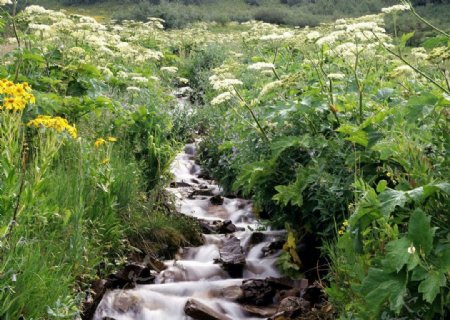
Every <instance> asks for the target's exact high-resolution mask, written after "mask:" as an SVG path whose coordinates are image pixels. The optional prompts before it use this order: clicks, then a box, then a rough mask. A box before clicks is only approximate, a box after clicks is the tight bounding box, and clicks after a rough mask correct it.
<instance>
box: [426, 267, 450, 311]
mask: <svg viewBox="0 0 450 320" xmlns="http://www.w3.org/2000/svg"><path fill="white" fill-rule="evenodd" d="M446 282H447V280H446V277H445V274H443V273H441V272H439V271H434V270H431V271H429V272H428V274H427V277H426V278H425V279H424V280H423V281H422V282H421V283H420V284H419V292H420V293H422V294H423V299H424V300H425V301H426V302H428V303H433V301H434V299H435V298H436V296H437V295H438V293H439V291H440V288H441V287H443V286H445V284H446Z"/></svg>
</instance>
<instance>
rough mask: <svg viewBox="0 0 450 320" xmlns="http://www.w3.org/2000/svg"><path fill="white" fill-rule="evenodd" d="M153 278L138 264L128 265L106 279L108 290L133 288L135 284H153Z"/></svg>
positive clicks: (148, 269) (149, 271) (145, 268)
mask: <svg viewBox="0 0 450 320" xmlns="http://www.w3.org/2000/svg"><path fill="white" fill-rule="evenodd" d="M154 280H155V276H154V275H152V274H151V270H150V268H148V267H145V266H142V265H139V264H128V265H126V266H125V267H124V268H123V269H122V270H120V271H118V272H116V273H114V274H110V275H109V276H108V277H107V279H106V284H105V287H106V288H108V289H127V288H134V287H135V285H136V284H151V283H154Z"/></svg>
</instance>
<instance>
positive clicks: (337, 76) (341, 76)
mask: <svg viewBox="0 0 450 320" xmlns="http://www.w3.org/2000/svg"><path fill="white" fill-rule="evenodd" d="M327 77H328V79H330V80H342V79H344V78H345V74H343V73H330V74H328V75H327Z"/></svg>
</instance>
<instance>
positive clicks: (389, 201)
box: [378, 188, 408, 216]
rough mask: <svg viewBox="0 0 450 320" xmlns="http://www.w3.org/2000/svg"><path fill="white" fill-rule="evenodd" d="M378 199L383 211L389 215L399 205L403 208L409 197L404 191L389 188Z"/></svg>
mask: <svg viewBox="0 0 450 320" xmlns="http://www.w3.org/2000/svg"><path fill="white" fill-rule="evenodd" d="M378 200H379V201H380V205H381V213H383V214H384V215H385V216H387V215H389V214H390V213H392V212H394V210H395V208H396V207H397V206H398V207H400V208H403V207H404V206H405V204H406V202H407V201H408V197H407V196H406V194H405V192H403V191H397V190H394V189H389V188H388V189H386V190H385V191H384V192H382V193H380V194H379V195H378Z"/></svg>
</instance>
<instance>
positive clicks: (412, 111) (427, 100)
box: [406, 92, 439, 122]
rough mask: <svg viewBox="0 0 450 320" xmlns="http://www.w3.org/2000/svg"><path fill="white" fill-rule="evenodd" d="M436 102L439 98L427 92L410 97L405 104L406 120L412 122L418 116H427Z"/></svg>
mask: <svg viewBox="0 0 450 320" xmlns="http://www.w3.org/2000/svg"><path fill="white" fill-rule="evenodd" d="M438 102H439V98H438V97H437V96H435V95H433V94H432V93H429V92H427V93H423V94H421V95H419V96H413V97H411V98H410V99H409V101H408V104H407V114H406V120H408V121H409V122H414V121H416V120H417V119H418V118H423V117H426V116H428V115H429V114H430V113H431V112H432V111H433V109H434V107H435V106H436V105H437V103H438Z"/></svg>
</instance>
